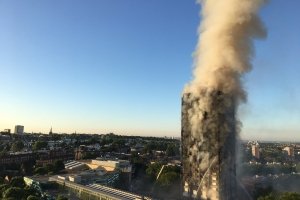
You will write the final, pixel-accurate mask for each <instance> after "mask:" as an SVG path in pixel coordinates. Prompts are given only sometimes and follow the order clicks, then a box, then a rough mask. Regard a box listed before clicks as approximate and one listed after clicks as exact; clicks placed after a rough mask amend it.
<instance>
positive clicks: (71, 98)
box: [0, 0, 300, 140]
mask: <svg viewBox="0 0 300 200" xmlns="http://www.w3.org/2000/svg"><path fill="white" fill-rule="evenodd" d="M299 6H300V3H299V2H297V1H290V2H288V3H286V2H285V1H283V0H277V1H270V2H269V3H268V4H267V5H266V6H264V7H263V8H262V10H261V12H260V15H261V18H262V20H263V21H264V23H265V24H266V27H267V29H268V36H267V39H266V40H264V41H255V56H254V58H253V70H252V71H251V72H250V73H248V74H247V75H246V76H245V77H244V85H245V88H246V90H247V92H248V101H247V103H246V104H243V105H242V106H241V107H240V110H239V115H240V120H241V121H242V123H243V128H242V131H241V132H242V133H241V136H242V138H244V139H257V140H300V136H299V134H298V133H299V131H300V126H299V119H300V112H299V111H300V106H299V102H300V95H299V94H300V89H299V87H298V86H299V85H300V80H299V68H298V65H299V64H298V63H299V57H298V56H297V54H298V52H299V51H300V49H299V48H300V47H299V44H300V39H299V37H298V36H299V33H300V28H299V27H300V26H299V25H300V24H299V23H300V22H299V20H298V19H299V17H300V16H299V15H300V14H299V12H297V8H298V7H299ZM199 20H201V18H199V5H197V4H195V2H194V1H192V0H191V1H171V0H166V1H151V2H150V1H137V0H133V1H126V2H125V1H91V2H90V3H89V4H86V3H83V2H81V1H72V2H71V1H57V2H55V3H53V2H50V1H43V2H38V1H26V2H20V1H1V2H0V27H1V30H0V43H1V45H0V74H1V75H2V76H1V79H0V90H1V93H0V98H1V104H0V113H1V116H0V121H1V123H0V129H1V130H3V129H6V128H11V129H13V127H14V126H15V125H16V124H22V125H24V126H25V132H44V133H48V132H49V130H50V127H53V131H54V132H66V133H73V132H75V131H76V132H82V133H108V132H115V133H118V134H125V135H127V134H128V135H155V136H179V135H180V112H181V111H180V108H181V107H180V105H181V102H180V101H181V94H182V90H183V86H184V84H185V83H187V82H188V81H189V80H190V79H191V76H192V73H191V71H192V66H193V58H192V53H193V51H194V50H195V44H196V43H197V28H196V27H197V26H198V24H199Z"/></svg>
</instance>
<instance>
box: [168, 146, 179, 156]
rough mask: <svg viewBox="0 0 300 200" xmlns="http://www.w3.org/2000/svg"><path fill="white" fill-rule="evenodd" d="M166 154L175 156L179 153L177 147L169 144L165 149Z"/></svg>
mask: <svg viewBox="0 0 300 200" xmlns="http://www.w3.org/2000/svg"><path fill="white" fill-rule="evenodd" d="M166 154H167V156H176V155H177V154H179V147H176V145H174V144H169V145H168V147H167V150H166Z"/></svg>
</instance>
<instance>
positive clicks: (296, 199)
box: [279, 192, 300, 200]
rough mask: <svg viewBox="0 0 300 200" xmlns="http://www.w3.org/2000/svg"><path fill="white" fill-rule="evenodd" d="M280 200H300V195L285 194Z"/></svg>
mask: <svg viewBox="0 0 300 200" xmlns="http://www.w3.org/2000/svg"><path fill="white" fill-rule="evenodd" d="M279 200H300V194H299V193H296V192H284V193H282V194H281V195H280V197H279Z"/></svg>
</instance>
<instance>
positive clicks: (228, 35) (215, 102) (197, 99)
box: [182, 0, 266, 200]
mask: <svg viewBox="0 0 300 200" xmlns="http://www.w3.org/2000/svg"><path fill="white" fill-rule="evenodd" d="M198 2H199V3H200V4H201V7H202V13H201V16H202V23H201V25H200V27H199V30H198V31H199V41H198V44H197V48H196V50H195V52H194V59H195V60H194V73H193V79H192V81H191V82H190V83H189V84H188V85H187V86H186V87H185V89H184V95H183V108H182V109H183V119H182V123H183V127H182V140H183V150H182V151H183V159H184V163H183V165H184V181H185V182H186V183H185V184H186V186H187V187H189V189H186V191H187V193H189V194H187V195H190V196H192V195H196V196H201V198H202V199H213V200H215V199H236V196H235V193H234V190H235V188H236V183H235V182H234V181H233V179H235V177H233V176H235V143H236V135H237V134H236V133H237V132H238V130H237V128H238V127H239V126H238V124H239V123H238V121H237V119H236V110H237V107H238V105H239V103H240V102H243V101H245V100H246V93H245V91H244V90H243V85H242V82H241V78H242V76H243V75H244V74H245V73H246V72H248V71H249V70H251V67H252V66H251V59H252V57H253V53H254V52H253V39H255V38H264V37H265V36H266V31H265V29H264V26H263V24H262V22H261V21H260V19H259V16H258V14H257V13H258V10H259V8H260V7H261V6H262V4H263V3H264V2H265V1H264V0H201V1H198ZM199 180H201V181H200V183H199Z"/></svg>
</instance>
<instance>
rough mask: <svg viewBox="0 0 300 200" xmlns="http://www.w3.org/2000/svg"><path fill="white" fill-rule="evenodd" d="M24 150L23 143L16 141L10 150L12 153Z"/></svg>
mask: <svg viewBox="0 0 300 200" xmlns="http://www.w3.org/2000/svg"><path fill="white" fill-rule="evenodd" d="M23 148H24V143H23V142H22V141H20V140H19V141H16V142H14V143H13V144H12V146H11V150H12V151H13V152H17V151H21V150H22V149H23Z"/></svg>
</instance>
